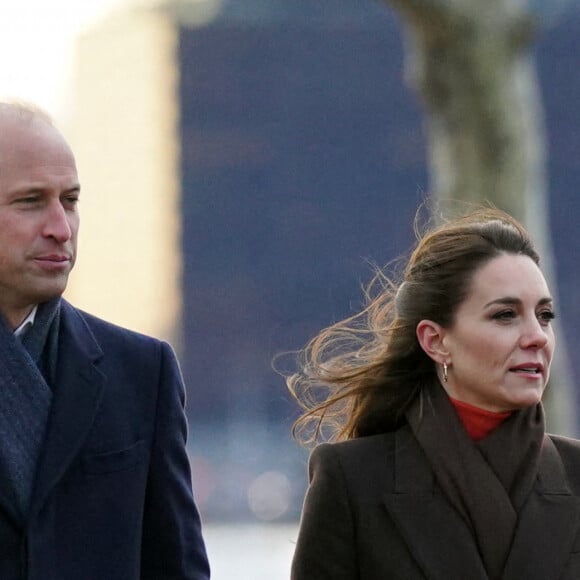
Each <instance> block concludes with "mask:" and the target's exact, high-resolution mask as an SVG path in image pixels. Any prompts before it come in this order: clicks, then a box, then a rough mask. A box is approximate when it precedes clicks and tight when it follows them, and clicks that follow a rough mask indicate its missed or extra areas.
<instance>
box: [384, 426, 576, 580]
mask: <svg viewBox="0 0 580 580" xmlns="http://www.w3.org/2000/svg"><path fill="white" fill-rule="evenodd" d="M384 502H385V505H386V507H387V510H388V511H389V514H390V515H391V517H392V519H393V521H394V522H395V524H396V525H397V527H398V529H399V532H400V533H401V535H402V537H403V538H404V540H405V542H406V543H407V545H408V546H409V550H410V552H411V553H412V554H413V557H414V558H415V560H416V561H417V563H418V565H419V566H420V568H421V569H422V571H423V574H424V576H425V578H427V579H428V580H448V579H449V578H470V580H487V574H486V572H485V570H484V567H483V564H482V561H481V558H480V556H479V553H478V549H477V545H476V543H475V541H474V540H473V537H472V534H471V531H470V529H469V525H468V524H467V523H466V522H465V521H464V520H463V518H462V517H461V516H460V515H459V513H458V512H457V511H455V510H454V509H453V508H452V507H451V505H450V504H449V503H448V501H447V499H446V498H445V497H444V496H443V494H442V492H441V491H440V489H439V488H438V486H437V485H436V483H435V478H434V475H433V472H432V470H431V468H430V466H429V464H428V461H427V460H426V458H425V455H424V454H423V451H422V450H421V448H420V446H419V444H418V443H417V441H416V440H415V438H414V437H413V435H412V434H411V432H410V430H409V429H408V428H403V429H401V430H400V431H399V432H398V433H397V435H396V439H395V474H394V488H393V492H392V493H389V494H386V495H385V497H384ZM579 522H580V499H579V498H578V497H576V496H574V495H572V492H571V491H570V488H569V486H568V483H567V481H566V474H565V470H564V466H563V464H562V461H561V459H560V456H559V454H558V452H557V450H556V448H555V446H554V444H553V443H552V441H551V439H550V438H549V437H547V436H546V437H545V438H544V443H543V447H542V454H541V458H540V462H539V468H538V478H537V480H536V484H535V486H534V489H533V490H532V492H531V493H530V496H529V498H528V500H527V502H526V503H525V505H524V507H523V508H522V510H521V512H520V515H519V523H518V527H517V529H516V533H515V536H514V541H513V545H512V549H511V552H510V555H509V557H508V560H507V563H506V567H505V569H504V574H503V579H504V580H520V579H521V578H526V580H556V579H557V578H559V577H560V576H561V574H562V571H563V569H564V566H565V564H566V562H567V560H568V557H569V554H570V550H571V547H572V542H573V541H574V537H575V536H576V533H577V532H578V527H579ZM546 538H549V541H546Z"/></svg>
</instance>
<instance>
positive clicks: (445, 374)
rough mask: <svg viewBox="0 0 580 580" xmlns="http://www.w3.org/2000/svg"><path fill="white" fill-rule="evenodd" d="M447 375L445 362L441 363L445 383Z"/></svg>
mask: <svg viewBox="0 0 580 580" xmlns="http://www.w3.org/2000/svg"><path fill="white" fill-rule="evenodd" d="M448 378H449V376H448V375H447V363H446V362H444V363H443V382H444V383H446V382H447V379H448Z"/></svg>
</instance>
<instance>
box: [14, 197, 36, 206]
mask: <svg viewBox="0 0 580 580" xmlns="http://www.w3.org/2000/svg"><path fill="white" fill-rule="evenodd" d="M37 201H39V198H38V197H36V196H28V197H19V198H18V199H17V200H16V202H17V203H22V204H29V203H36V202H37Z"/></svg>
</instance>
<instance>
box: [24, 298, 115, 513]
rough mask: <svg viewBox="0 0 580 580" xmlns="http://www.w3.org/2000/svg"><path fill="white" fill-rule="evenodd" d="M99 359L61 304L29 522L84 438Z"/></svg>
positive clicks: (84, 329)
mask: <svg viewBox="0 0 580 580" xmlns="http://www.w3.org/2000/svg"><path fill="white" fill-rule="evenodd" d="M102 357H103V352H102V350H101V348H100V346H99V344H98V343H97V341H96V339H95V337H94V336H93V334H92V332H91V331H90V329H89V327H88V326H87V323H86V321H85V319H84V318H83V317H82V315H81V314H80V313H79V312H78V311H77V310H76V309H74V308H73V307H72V306H71V305H70V304H68V303H67V302H65V301H64V300H63V303H62V313H61V329H60V342H59V357H58V364H57V370H56V381H55V392H54V397H53V402H52V409H51V414H50V417H49V421H48V426H47V434H46V443H45V447H44V450H43V453H42V455H41V458H40V462H39V466H38V471H37V476H36V484H35V488H34V492H33V495H32V504H31V514H30V517H31V519H32V518H33V517H34V515H35V513H37V512H38V510H39V509H40V508H41V507H42V504H43V503H44V501H45V500H46V498H47V496H48V494H49V493H50V491H51V489H52V488H53V487H54V486H55V485H56V483H57V482H58V481H59V479H60V478H61V477H62V475H63V474H64V472H65V471H66V469H67V467H68V466H69V465H70V463H71V462H72V460H73V459H74V457H75V456H76V454H77V453H78V451H79V449H80V448H81V446H82V444H83V442H84V441H85V439H86V437H87V434H88V433H89V430H90V428H91V426H92V423H93V420H94V417H95V415H96V412H97V409H98V407H99V404H100V401H101V395H102V391H103V385H104V381H105V376H104V375H103V373H102V372H101V371H100V370H99V369H98V363H99V361H100V360H101V359H102Z"/></svg>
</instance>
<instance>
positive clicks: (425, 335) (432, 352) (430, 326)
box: [417, 320, 449, 364]
mask: <svg viewBox="0 0 580 580" xmlns="http://www.w3.org/2000/svg"><path fill="white" fill-rule="evenodd" d="M444 337H445V329H444V328H443V327H442V326H441V325H440V324H437V323H436V322H433V321H432V320H421V322H419V324H417V340H418V341H419V344H420V345H421V348H422V349H423V350H424V351H425V352H426V353H427V354H428V355H429V356H430V357H431V358H432V359H433V360H434V361H435V362H436V363H438V364H443V363H444V362H447V358H448V357H449V351H448V350H447V348H445V344H444V341H443V338H444Z"/></svg>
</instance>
